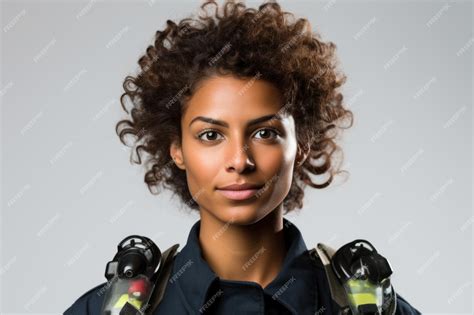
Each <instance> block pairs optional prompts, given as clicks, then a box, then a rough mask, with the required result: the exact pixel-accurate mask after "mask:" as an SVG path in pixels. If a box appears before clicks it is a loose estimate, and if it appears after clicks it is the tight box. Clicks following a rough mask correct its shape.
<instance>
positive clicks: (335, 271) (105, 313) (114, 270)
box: [101, 235, 397, 315]
mask: <svg viewBox="0 0 474 315" xmlns="http://www.w3.org/2000/svg"><path fill="white" fill-rule="evenodd" d="M178 247H179V244H175V245H173V246H171V247H170V248H168V249H167V250H166V251H164V252H163V253H161V251H160V249H159V248H158V246H156V244H155V243H153V241H151V240H150V239H149V238H147V237H144V236H139V235H131V236H128V237H126V238H125V239H124V240H122V241H121V242H120V243H119V245H118V250H117V253H116V254H115V256H114V258H113V259H112V261H109V262H108V263H107V266H106V270H105V277H106V278H107V280H108V282H107V285H106V287H107V292H106V296H105V297H104V302H103V305H102V310H101V314H102V315H151V314H153V312H154V310H155V309H156V308H157V307H158V304H159V303H160V301H161V300H162V298H163V295H164V292H165V289H166V284H167V283H168V279H169V276H170V273H171V269H172V265H173V260H174V257H175V255H176V254H177V253H178V252H177V249H178ZM309 254H310V257H311V258H312V260H313V261H314V262H315V263H316V264H318V265H319V266H322V267H324V271H325V273H326V277H327V279H328V282H329V287H330V291H331V296H332V299H333V301H334V302H335V303H336V304H337V305H338V306H339V307H340V309H339V310H338V312H339V313H338V314H341V315H393V314H395V310H396V306H397V304H396V294H395V291H394V289H393V286H392V284H391V282H390V275H391V274H392V268H391V266H390V264H389V262H388V260H387V259H386V258H384V257H383V256H381V255H380V254H379V253H378V252H377V250H376V249H375V247H374V246H372V244H371V243H369V242H368V241H366V240H362V239H356V240H354V241H352V242H349V243H347V244H346V245H344V246H342V247H341V248H339V249H338V250H337V251H335V250H334V249H333V248H331V247H329V246H327V245H325V244H323V243H318V244H317V246H316V248H313V249H311V250H310V251H309Z"/></svg>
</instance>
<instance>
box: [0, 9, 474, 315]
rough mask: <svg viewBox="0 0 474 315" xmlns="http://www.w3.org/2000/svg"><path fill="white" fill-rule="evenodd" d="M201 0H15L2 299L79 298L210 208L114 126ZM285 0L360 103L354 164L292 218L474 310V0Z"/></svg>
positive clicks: (7, 16)
mask: <svg viewBox="0 0 474 315" xmlns="http://www.w3.org/2000/svg"><path fill="white" fill-rule="evenodd" d="M259 3H260V2H255V1H253V2H250V1H247V4H249V5H251V6H254V7H255V6H256V5H257V4H259ZM199 4H200V2H199V1H188V2H183V1H169V2H167V1H161V0H156V1H121V2H118V1H107V2H88V1H68V2H66V1H63V2H60V1H56V2H53V1H35V2H33V1H28V2H24V1H15V2H13V1H2V15H1V18H2V22H1V26H2V31H1V32H0V33H1V36H2V49H1V53H2V60H1V69H2V71H1V75H2V78H1V84H0V89H1V90H0V92H1V93H0V97H1V102H2V104H1V114H2V120H1V122H2V128H1V132H2V150H1V152H2V154H1V158H2V203H1V205H2V208H1V209H2V210H1V247H0V248H1V263H0V283H1V301H0V305H1V308H0V312H1V313H2V314H22V313H25V314H39V313H42V314H59V313H62V311H64V310H65V309H66V308H67V307H68V306H69V305H70V304H72V303H73V302H74V301H75V300H76V299H77V298H78V297H79V296H80V295H81V294H83V293H84V292H85V291H87V290H88V289H90V288H92V287H93V286H95V285H97V284H99V283H101V282H103V281H105V278H104V270H105V264H106V262H107V261H109V260H110V259H111V258H112V257H113V255H114V254H115V250H116V245H117V243H118V241H120V240H121V239H122V238H123V237H125V236H127V235H129V234H132V233H138V234H142V235H147V236H149V237H151V238H152V239H153V240H154V241H155V242H156V243H157V244H158V245H159V246H160V247H161V248H167V247H168V246H170V245H172V244H174V243H180V244H181V246H183V245H184V244H185V241H186V238H187V235H188V232H189V229H190V227H191V225H192V224H193V223H194V222H195V221H196V220H197V219H198V215H197V214H187V213H186V212H185V211H180V210H178V203H177V200H174V199H171V198H170V196H171V194H170V193H168V192H165V193H163V194H162V195H159V196H153V195H151V194H150V193H149V192H148V189H147V188H146V186H145V184H144V183H143V174H144V171H143V168H142V166H137V165H133V166H132V165H131V164H130V162H129V154H130V151H129V150H128V149H125V147H124V146H123V145H122V144H121V143H120V142H119V140H118V137H117V136H116V135H115V131H114V127H115V123H116V122H117V121H118V120H119V119H121V118H123V117H124V115H125V113H124V112H122V110H121V108H120V107H119V102H118V97H119V96H120V94H121V93H122V87H121V86H122V81H123V78H124V77H125V76H126V75H127V74H135V73H136V71H137V70H138V64H137V60H138V57H139V56H141V54H142V53H143V52H144V50H145V48H146V47H147V46H148V45H149V44H151V43H152V41H153V37H154V34H155V31H156V30H158V29H162V28H163V27H164V25H165V24H164V23H165V21H166V19H168V18H169V19H176V18H183V17H186V16H188V15H189V14H193V13H194V14H195V13H197V12H198V10H197V9H198V5H199ZM281 4H282V6H283V8H284V9H285V10H288V11H291V12H294V13H295V14H296V15H297V16H303V17H307V18H308V19H309V20H310V21H311V23H312V26H313V29H315V30H317V31H319V32H320V33H321V34H322V36H323V39H327V40H331V41H333V42H335V43H336V45H337V47H338V55H339V58H340V60H341V68H342V69H343V70H344V71H345V73H346V74H347V76H348V81H347V83H346V85H345V86H344V89H343V91H344V93H345V99H346V104H348V106H349V107H350V108H351V110H352V111H353V112H354V114H355V122H354V126H353V127H352V128H351V129H349V131H348V132H346V133H345V134H344V135H343V137H342V138H341V142H340V144H341V145H342V147H343V149H344V156H345V163H344V165H343V167H344V169H347V170H348V171H349V172H350V177H349V179H348V181H347V182H345V183H342V182H341V183H342V184H341V183H335V185H332V186H330V187H329V188H327V189H324V190H314V189H311V188H307V196H306V202H305V206H304V208H303V210H302V211H301V212H300V213H299V214H291V215H288V216H287V218H288V219H290V220H291V221H293V222H295V224H296V225H297V226H298V227H299V229H300V230H301V231H302V233H303V236H304V238H305V241H306V244H307V246H308V247H313V246H315V245H316V243H317V242H327V243H329V244H331V245H333V246H334V247H338V246H341V245H343V244H345V243H346V242H348V241H351V240H353V239H355V238H367V239H369V240H371V241H372V242H373V244H374V245H375V246H376V247H377V248H378V249H379V251H380V252H381V253H382V254H384V256H386V257H388V258H389V260H390V262H391V264H392V266H393V267H394V270H395V273H394V275H393V277H392V279H393V283H394V286H395V288H396V290H397V291H398V292H399V293H400V294H401V295H402V296H404V297H405V298H406V299H407V300H408V301H409V302H411V304H413V305H414V306H415V307H417V308H418V309H419V310H420V311H422V312H423V313H434V314H441V313H442V314H461V313H464V314H470V313H472V296H473V293H472V268H473V261H472V248H473V242H472V235H473V211H472V199H471V198H472V143H473V142H472V94H471V93H472V77H473V76H472V58H473V49H474V47H472V46H473V41H474V38H473V31H472V15H473V13H472V3H470V2H467V1H465V2H460V1H457V2H446V1H443V2H434V1H433V2H427V1H424V2H421V1H416V2H415V1H411V2H407V1H403V2H395V1H388V2H387V1H377V2H376V1H364V2H360V1H358V2H349V1H341V0H336V1H324V2H317V1H281Z"/></svg>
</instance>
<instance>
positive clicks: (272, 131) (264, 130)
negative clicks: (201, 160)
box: [198, 128, 280, 142]
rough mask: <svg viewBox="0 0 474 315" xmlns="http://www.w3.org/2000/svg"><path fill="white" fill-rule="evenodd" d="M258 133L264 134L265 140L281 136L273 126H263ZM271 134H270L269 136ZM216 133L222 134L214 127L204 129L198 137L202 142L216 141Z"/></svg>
mask: <svg viewBox="0 0 474 315" xmlns="http://www.w3.org/2000/svg"><path fill="white" fill-rule="evenodd" d="M255 134H256V135H257V134H260V135H261V136H262V135H263V137H262V138H261V139H263V140H268V139H276V138H277V137H278V136H279V134H280V133H279V132H278V131H277V130H275V129H273V128H262V129H259V130H258V131H257V132H256V133H255ZM269 134H270V136H268V135H269ZM271 134H273V135H274V136H273V137H272V136H271ZM216 135H220V133H219V132H217V131H215V130H213V129H208V130H204V131H203V132H201V133H200V134H199V135H198V139H199V140H200V141H202V142H211V141H216V140H217V139H216V138H215V136H216ZM202 136H207V140H205V139H203V138H202Z"/></svg>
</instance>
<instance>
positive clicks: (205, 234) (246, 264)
mask: <svg viewBox="0 0 474 315" xmlns="http://www.w3.org/2000/svg"><path fill="white" fill-rule="evenodd" d="M200 213H201V225H200V232H199V242H200V245H201V249H202V254H203V258H204V259H205V260H206V262H207V263H208V264H209V266H210V267H211V269H212V270H213V271H214V272H215V273H216V274H217V275H218V276H219V278H221V279H225V280H240V281H253V282H256V283H258V284H260V286H261V287H262V288H264V287H266V286H267V285H268V284H269V283H270V282H271V281H272V280H273V279H274V278H275V277H276V276H277V274H278V273H279V271H280V269H281V267H282V264H283V260H284V258H285V255H286V246H285V239H284V234H283V233H284V232H283V215H282V209H281V206H280V207H278V208H277V209H275V210H274V211H272V212H271V213H269V214H268V215H267V216H266V217H264V218H263V219H261V220H260V221H258V222H256V223H254V224H250V225H236V224H232V222H222V221H220V220H219V219H218V218H216V217H215V216H212V215H211V214H210V213H209V212H208V211H203V210H201V211H200Z"/></svg>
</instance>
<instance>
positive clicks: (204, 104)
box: [170, 76, 297, 225]
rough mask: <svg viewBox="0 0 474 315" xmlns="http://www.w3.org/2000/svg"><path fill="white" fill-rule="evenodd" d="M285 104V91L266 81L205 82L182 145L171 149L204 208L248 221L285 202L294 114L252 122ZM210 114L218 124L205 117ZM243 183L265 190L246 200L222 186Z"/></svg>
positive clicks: (191, 105)
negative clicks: (237, 198) (223, 188)
mask: <svg viewBox="0 0 474 315" xmlns="http://www.w3.org/2000/svg"><path fill="white" fill-rule="evenodd" d="M283 105H284V104H283V100H282V96H281V94H280V91H279V90H278V89H277V88H276V87H275V86H274V85H273V84H271V83H269V82H267V81H263V80H258V79H257V80H255V79H246V80H244V79H239V78H236V77H233V76H218V77H212V78H208V79H205V81H203V82H201V85H200V87H199V88H198V89H197V91H195V93H194V94H193V96H192V97H191V98H190V99H189V101H188V103H187V107H186V110H185V112H184V114H183V116H182V118H181V131H182V143H181V147H179V144H177V143H174V144H173V145H172V146H171V149H170V154H171V156H172V157H174V158H175V162H176V164H177V166H178V167H180V168H181V169H183V170H185V171H186V177H187V182H188V187H189V190H190V193H191V195H192V196H193V197H194V199H195V200H196V202H197V203H198V204H199V206H200V211H201V212H202V211H207V212H208V213H207V214H210V215H212V216H214V217H215V218H217V219H218V220H220V221H222V222H232V223H233V224H241V225H247V224H252V223H255V222H258V221H259V220H261V219H262V218H264V217H265V216H266V215H267V214H269V213H270V212H272V211H274V210H275V209H276V208H277V207H281V206H282V201H283V200H284V199H285V197H286V195H287V194H288V192H289V189H290V186H291V182H292V177H293V167H294V163H295V157H296V151H297V150H296V149H297V142H296V137H295V125H294V120H293V117H292V116H277V117H274V118H269V119H266V120H262V121H260V122H257V123H251V121H253V120H257V119H259V118H261V117H264V116H269V117H271V115H283V114H284V112H283V110H282V107H283ZM200 117H204V118H203V119H201V118H200ZM208 118H212V119H213V120H215V121H218V122H217V123H216V122H214V123H212V122H209V121H207V122H206V121H203V120H207V119H208ZM219 122H222V124H220V123H219ZM244 182H245V183H252V184H257V185H258V186H259V187H261V188H259V189H258V190H257V192H256V193H255V194H253V195H252V196H251V197H249V198H247V199H241V200H235V199H232V198H229V197H226V196H225V195H224V194H223V193H222V191H221V190H219V188H221V187H223V186H227V185H231V184H235V183H238V184H241V183H244Z"/></svg>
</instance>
